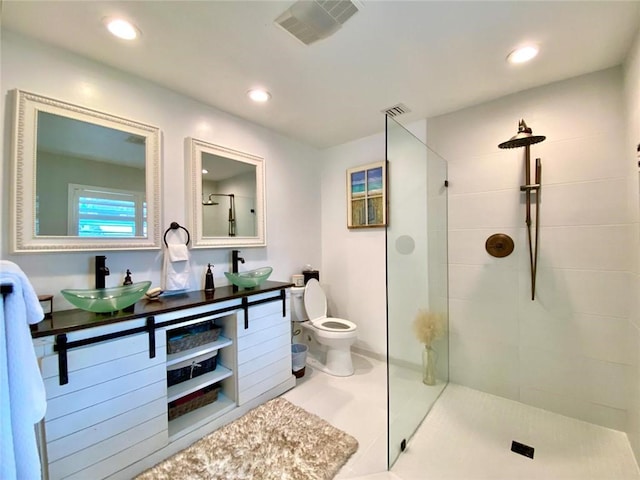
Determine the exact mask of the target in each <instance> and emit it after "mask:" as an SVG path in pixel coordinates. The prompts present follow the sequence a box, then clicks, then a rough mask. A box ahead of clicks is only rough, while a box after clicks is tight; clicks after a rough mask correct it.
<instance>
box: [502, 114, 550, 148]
mask: <svg viewBox="0 0 640 480" xmlns="http://www.w3.org/2000/svg"><path fill="white" fill-rule="evenodd" d="M546 138H547V137H545V136H544V135H534V134H533V132H532V130H531V129H530V128H529V127H527V124H526V123H524V119H520V123H519V124H518V133H517V135H515V136H513V137H511V138H510V139H509V140H507V141H506V142H502V143H501V144H500V145H498V148H518V147H526V146H529V145H533V144H534V143H540V142H542V141H543V140H544V139H546Z"/></svg>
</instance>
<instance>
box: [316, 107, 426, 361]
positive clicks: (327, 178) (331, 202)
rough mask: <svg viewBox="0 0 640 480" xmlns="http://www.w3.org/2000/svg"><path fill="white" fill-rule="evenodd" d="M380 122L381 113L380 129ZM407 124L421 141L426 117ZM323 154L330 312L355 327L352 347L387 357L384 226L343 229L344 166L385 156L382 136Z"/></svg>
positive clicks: (323, 274) (324, 273)
mask: <svg viewBox="0 0 640 480" xmlns="http://www.w3.org/2000/svg"><path fill="white" fill-rule="evenodd" d="M384 121H385V119H384V115H380V128H381V129H384ZM406 127H407V129H408V130H410V131H411V132H412V133H413V134H414V135H416V136H417V137H418V138H419V139H420V140H422V141H424V139H425V121H424V120H423V121H420V122H415V123H412V124H410V125H407V126H406ZM322 153H323V158H322V175H321V182H322V268H321V270H320V281H321V284H322V285H323V288H324V289H325V291H326V292H327V297H328V299H329V310H330V312H331V314H332V315H333V316H337V317H342V318H346V319H348V320H351V321H353V322H355V323H356V324H357V325H358V340H357V341H356V344H355V347H356V348H360V349H363V350H367V351H369V352H373V353H376V354H381V355H386V351H387V338H386V337H387V331H386V328H387V327H386V273H385V258H386V251H385V232H384V228H364V229H351V230H350V229H348V228H347V190H346V188H347V187H346V185H347V183H346V182H347V180H346V172H347V169H348V168H351V167H355V166H358V165H364V164H367V163H372V162H379V161H382V160H384V159H385V135H384V132H382V133H379V134H376V135H372V136H369V137H365V138H361V139H358V140H354V141H353V142H349V143H345V144H343V145H339V146H336V147H333V148H329V149H327V150H325V151H323V152H322ZM425 268H426V266H425Z"/></svg>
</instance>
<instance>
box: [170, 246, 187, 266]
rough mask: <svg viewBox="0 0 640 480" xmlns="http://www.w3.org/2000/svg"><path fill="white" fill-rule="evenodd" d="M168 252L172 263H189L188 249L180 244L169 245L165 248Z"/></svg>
mask: <svg viewBox="0 0 640 480" xmlns="http://www.w3.org/2000/svg"><path fill="white" fill-rule="evenodd" d="M167 250H168V251H169V260H171V261H172V262H186V261H189V249H188V248H187V246H186V245H183V244H182V243H170V244H169V245H168V246H167Z"/></svg>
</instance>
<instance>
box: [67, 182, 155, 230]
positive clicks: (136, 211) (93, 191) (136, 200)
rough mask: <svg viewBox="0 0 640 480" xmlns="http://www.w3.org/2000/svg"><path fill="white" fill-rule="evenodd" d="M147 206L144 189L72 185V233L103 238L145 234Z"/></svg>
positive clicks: (70, 207) (69, 207) (69, 227)
mask: <svg viewBox="0 0 640 480" xmlns="http://www.w3.org/2000/svg"><path fill="white" fill-rule="evenodd" d="M145 209H146V207H145V203H144V194H143V193H142V192H131V191H126V190H114V189H106V188H100V187H92V186H88V185H75V184H70V185H69V206H68V211H69V212H71V215H70V216H69V224H68V233H69V235H73V236H78V237H102V238H129V237H139V236H145V235H146V221H145V214H144V213H145Z"/></svg>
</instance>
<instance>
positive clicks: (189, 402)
mask: <svg viewBox="0 0 640 480" xmlns="http://www.w3.org/2000/svg"><path fill="white" fill-rule="evenodd" d="M220 388H221V387H220V385H219V384H217V383H216V384H214V385H209V386H207V387H205V388H203V389H202V390H198V391H197V392H193V393H191V394H189V395H185V396H184V397H182V398H179V399H178V400H175V401H173V402H170V403H169V405H168V415H169V421H171V420H173V419H175V418H178V417H180V416H182V415H184V414H185V413H189V412H191V411H193V410H195V409H197V408H200V407H204V406H205V405H208V404H210V403H213V402H215V401H216V400H218V392H219V391H220Z"/></svg>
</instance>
